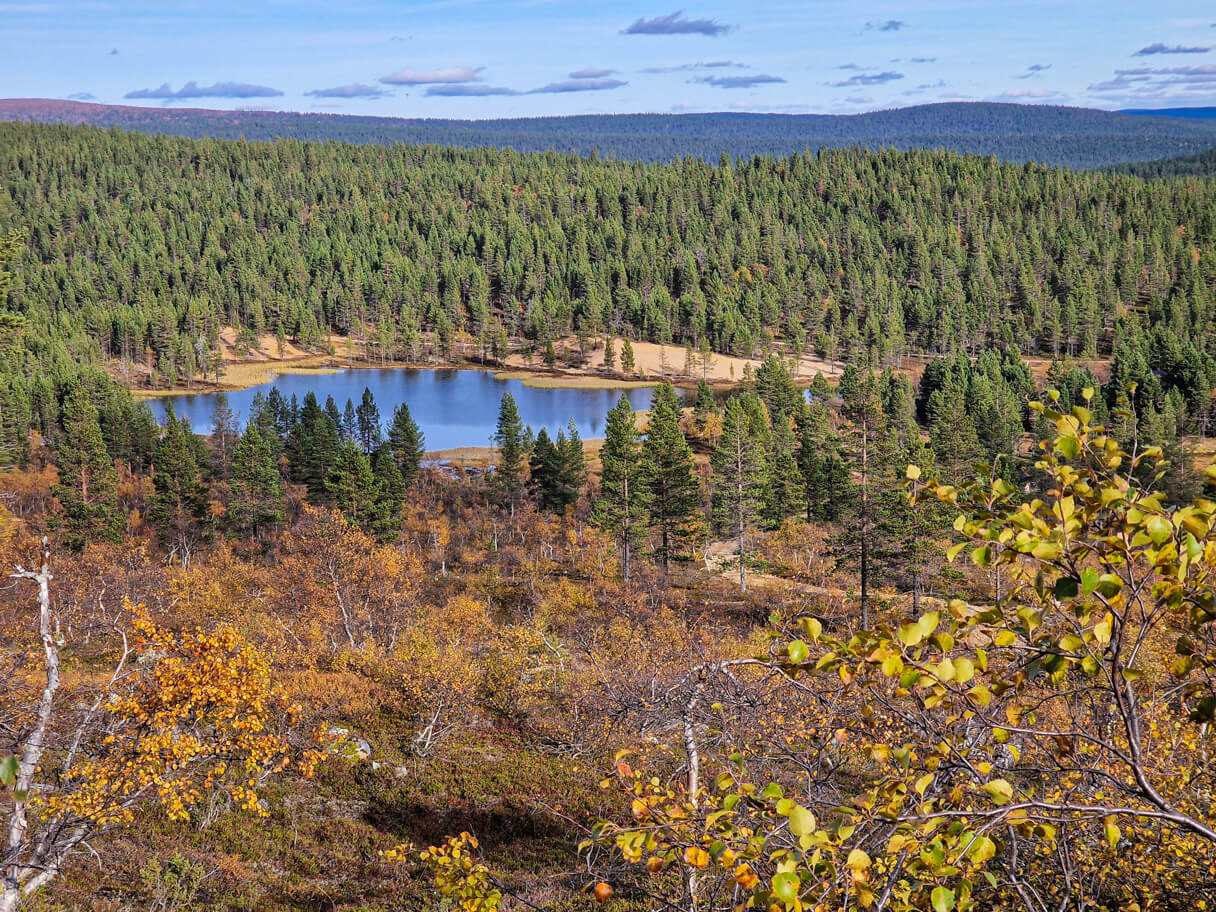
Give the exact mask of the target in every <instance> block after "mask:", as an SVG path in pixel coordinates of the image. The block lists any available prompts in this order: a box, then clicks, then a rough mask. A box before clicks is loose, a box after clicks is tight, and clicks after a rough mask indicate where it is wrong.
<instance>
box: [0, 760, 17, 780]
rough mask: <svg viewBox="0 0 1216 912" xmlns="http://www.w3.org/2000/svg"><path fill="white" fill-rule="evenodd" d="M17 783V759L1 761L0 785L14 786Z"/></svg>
mask: <svg viewBox="0 0 1216 912" xmlns="http://www.w3.org/2000/svg"><path fill="white" fill-rule="evenodd" d="M16 781H17V758H16V757H12V756H9V757H5V758H4V759H3V760H0V783H3V784H4V785H12V784H13V783H14V782H16Z"/></svg>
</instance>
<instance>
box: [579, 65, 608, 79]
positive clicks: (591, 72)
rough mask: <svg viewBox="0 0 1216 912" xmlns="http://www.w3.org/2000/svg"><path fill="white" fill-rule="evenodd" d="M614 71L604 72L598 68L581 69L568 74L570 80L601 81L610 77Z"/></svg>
mask: <svg viewBox="0 0 1216 912" xmlns="http://www.w3.org/2000/svg"><path fill="white" fill-rule="evenodd" d="M615 72H616V70H605V69H601V68H600V67H583V68H582V69H581V70H575V71H574V72H573V73H571V74H570V78H571V79H603V78H604V77H605V76H611V75H612V74H613V73H615Z"/></svg>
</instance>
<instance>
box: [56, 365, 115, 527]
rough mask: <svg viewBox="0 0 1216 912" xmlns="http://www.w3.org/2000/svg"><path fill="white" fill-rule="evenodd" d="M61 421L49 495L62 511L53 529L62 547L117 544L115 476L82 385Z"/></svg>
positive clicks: (73, 393)
mask: <svg viewBox="0 0 1216 912" xmlns="http://www.w3.org/2000/svg"><path fill="white" fill-rule="evenodd" d="M60 420H61V423H62V429H61V430H60V432H59V433H58V435H57V437H56V441H55V463H56V465H57V466H58V468H59V481H58V482H57V483H56V484H55V485H54V486H53V487H52V488H51V493H52V494H54V495H55V497H56V498H57V499H58V500H59V505H60V508H61V512H60V513H59V515H58V516H57V517H56V518H55V519H54V521H53V522H54V527H55V528H56V529H57V530H58V531H59V534H60V538H61V540H62V542H63V544H64V545H66V546H67V547H69V548H72V549H74V550H80V549H81V548H83V547H84V546H85V545H87V544H89V543H90V542H95V541H118V540H119V539H120V538H121V536H122V521H123V517H122V513H121V511H120V510H119V508H118V474H117V473H116V472H115V471H114V462H113V460H112V459H111V458H110V454H109V453H108V452H107V451H106V446H105V442H104V441H103V440H102V436H101V427H100V425H99V424H98V423H97V409H96V408H95V407H94V406H93V403H92V401H90V399H89V394H88V393H87V392H86V391H85V388H84V386H83V385H82V384H81V383H79V382H77V383H75V384H73V385H72V387H71V389H70V390H69V391H68V395H67V398H66V399H65V400H64V403H63V411H62V414H61V416H60Z"/></svg>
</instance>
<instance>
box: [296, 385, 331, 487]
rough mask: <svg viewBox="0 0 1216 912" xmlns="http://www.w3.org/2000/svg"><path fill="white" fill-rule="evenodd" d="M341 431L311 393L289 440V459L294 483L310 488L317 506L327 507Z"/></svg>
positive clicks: (307, 396) (305, 398) (305, 401)
mask: <svg viewBox="0 0 1216 912" xmlns="http://www.w3.org/2000/svg"><path fill="white" fill-rule="evenodd" d="M339 446H340V443H339V440H338V429H337V428H336V427H335V426H334V423H333V419H332V418H331V417H330V415H329V414H328V410H324V409H322V408H321V407H320V406H319V405H318V404H317V397H316V396H315V395H313V394H312V393H308V394H307V395H306V396H305V397H304V404H303V405H302V406H301V407H300V419H299V421H298V422H297V423H296V425H295V427H294V428H293V431H292V436H291V438H290V439H289V440H288V459H289V460H290V463H291V477H292V480H293V481H296V482H298V483H299V484H303V485H306V486H307V487H308V496H309V498H310V499H311V500H312V501H313V502H314V503H324V502H325V499H326V496H327V494H328V489H327V487H326V485H327V483H328V481H329V473H330V470H331V469H332V468H333V466H334V461H335V460H336V459H337V456H338V447H339Z"/></svg>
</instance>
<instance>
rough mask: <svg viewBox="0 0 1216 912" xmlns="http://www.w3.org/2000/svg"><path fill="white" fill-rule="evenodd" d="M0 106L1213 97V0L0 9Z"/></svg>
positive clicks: (440, 110) (443, 113)
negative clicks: (67, 101)
mask: <svg viewBox="0 0 1216 912" xmlns="http://www.w3.org/2000/svg"><path fill="white" fill-rule="evenodd" d="M681 2H683V0H681ZM0 97H10V98H13V97H38V98H71V99H77V100H81V101H97V102H104V103H108V104H131V105H146V106H155V107H159V106H176V107H203V108H245V109H262V110H266V109H271V110H288V111H306V112H307V111H328V112H334V113H343V114H376V115H382V116H398V117H452V118H486V117H526V116H539V115H553V114H588V113H596V114H600V113H634V112H658V113H666V112H675V113H680V112H704V111H758V112H778V113H792V114H798V113H828V114H835V113H855V112H860V111H869V110H875V109H882V108H893V107H903V106H906V105H912V104H923V103H930V102H939V101H955V100H983V101H1013V102H1026V103H1041V104H1065V105H1078V106H1083V107H1095V108H1107V109H1117V108H1126V107H1173V106H1184V105H1216V4H1213V3H1211V2H1210V0H1203V2H1194V0H1191V2H1178V0H1153V2H1136V3H1132V2H1127V0H1105V2H1088V0H1086V2H1068V0H1004V2H982V0H981V2H963V0H914V2H903V3H872V2H870V3H867V2H861V0H805V2H792V0H791V2H778V0H753V2H749V3H746V4H743V3H733V4H724V3H714V2H701V3H694V0H687V4H686V5H685V6H682V7H680V6H672V5H670V4H665V3H664V2H663V0H659V2H654V0H648V2H617V3H600V2H592V0H421V2H389V0H326V2H312V0H302V2H287V0H244V2H232V0H210V2H180V3H175V2H159V3H154V2H143V0H129V2H128V0H82V2H73V0H34V2H24V0H12V2H10V0H0Z"/></svg>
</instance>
